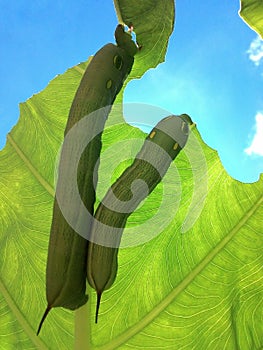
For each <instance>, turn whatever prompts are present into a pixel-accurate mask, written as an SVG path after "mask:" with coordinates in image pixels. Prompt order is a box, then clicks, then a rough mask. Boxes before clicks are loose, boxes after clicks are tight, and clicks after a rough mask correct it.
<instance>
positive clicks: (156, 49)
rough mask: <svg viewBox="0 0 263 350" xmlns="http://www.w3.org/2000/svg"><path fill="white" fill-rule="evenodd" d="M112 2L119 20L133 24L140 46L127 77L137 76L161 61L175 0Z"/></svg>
mask: <svg viewBox="0 0 263 350" xmlns="http://www.w3.org/2000/svg"><path fill="white" fill-rule="evenodd" d="M114 4H115V9H116V12H117V16H118V20H119V22H121V23H125V24H127V25H129V24H130V23H132V24H133V26H134V31H135V33H136V40H137V42H138V43H139V45H141V46H142V49H141V51H140V52H139V53H138V54H137V56H136V61H135V64H134V67H133V70H132V74H131V75H130V79H134V78H140V77H141V76H142V75H143V74H144V73H145V72H146V71H147V70H148V69H149V68H154V67H156V66H157V65H158V64H159V63H161V62H163V61H164V58H165V54H166V50H167V44H168V40H169V37H170V35H171V34H172V32H173V27H174V11H175V9H174V7H175V6H174V0H165V1H163V0H155V1H151V0H145V1H139V2H138V1H137V0H114ZM160 14H161V15H160Z"/></svg>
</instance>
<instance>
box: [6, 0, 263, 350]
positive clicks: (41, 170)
mask: <svg viewBox="0 0 263 350" xmlns="http://www.w3.org/2000/svg"><path fill="white" fill-rule="evenodd" d="M145 3H148V4H149V3H150V2H149V1H147V2H145ZM151 3H152V2H151ZM134 8H136V7H135V5H134ZM162 40H163V39H162ZM165 40H166V43H165V44H163V45H164V46H165V45H167V40H168V38H167V39H165ZM145 50H146V49H145ZM142 52H143V51H142ZM149 54H150V53H149ZM146 56H148V54H147V55H146ZM146 56H145V62H146V61H147V57H146ZM153 56H154V55H153ZM138 57H139V56H138ZM149 57H150V56H149ZM136 60H137V58H136ZM138 61H139V58H138ZM136 64H137V61H136ZM140 64H141V66H143V63H142V62H141V63H140ZM86 66H87V63H83V64H81V65H79V66H76V67H74V68H71V69H69V70H68V71H67V72H66V73H64V74H63V75H60V76H57V77H56V78H55V79H54V80H53V81H52V82H51V83H50V84H49V85H48V86H47V88H46V89H45V90H43V91H42V92H41V93H39V94H37V95H34V96H33V97H32V98H30V99H29V100H28V101H27V102H25V103H23V104H21V105H20V119H19V122H18V124H17V125H16V127H15V128H13V130H12V132H11V133H10V134H9V135H8V137H7V144H6V147H5V148H4V149H3V150H2V151H1V152H0V232H1V244H0V249H1V252H0V259H1V265H0V266H1V284H0V291H1V311H0V314H1V348H3V349H5V350H9V349H10V350H13V349H15V348H21V349H72V348H73V346H74V344H75V348H76V349H98V350H99V349H100V350H109V349H116V348H118V349H123V350H126V349H134V348H143V349H165V348H166V349H189V350H190V349H191V350H192V349H198V350H200V349H201V350H207V349H208V350H210V349H211V350H214V349H220V350H221V349H242V350H243V349H246V350H250V349H251V350H252V349H253V350H254V349H260V348H262V346H263V322H262V321H263V320H262V315H263V310H262V297H263V287H262V279H263V276H262V270H261V268H262V243H263V242H262V219H263V206H262V204H263V177H262V176H261V178H260V179H259V181H257V182H256V183H254V184H243V183H240V182H238V181H235V180H233V179H232V178H231V177H230V176H229V175H228V174H227V173H226V172H225V170H224V168H223V167H222V164H221V162H220V159H219V157H218V154H217V152H216V151H214V150H212V149H211V148H209V147H208V146H207V145H206V144H205V143H204V142H203V141H202V138H201V136H200V135H199V133H198V130H197V129H196V128H195V127H193V128H192V131H191V137H190V140H189V142H188V144H187V146H186V149H185V152H181V153H180V155H179V157H178V158H177V159H176V161H175V162H174V164H175V165H176V167H177V169H178V177H176V178H175V177H174V176H173V175H174V173H173V171H172V170H171V171H170V170H169V172H168V173H167V176H166V177H165V181H164V182H163V184H160V185H159V186H158V187H157V188H156V190H155V191H154V192H153V193H152V194H151V195H150V196H149V197H148V198H147V200H145V201H144V203H143V204H142V205H141V206H140V207H139V208H138V210H136V212H135V213H134V214H132V216H131V217H130V219H129V222H128V223H127V228H130V227H134V226H136V225H138V231H139V230H140V225H141V224H142V223H143V222H144V221H145V218H148V217H149V216H154V214H155V213H157V212H158V204H159V203H160V196H162V193H163V189H164V186H165V185H166V186H168V190H169V191H175V189H177V188H180V187H181V198H180V203H179V204H180V205H179V206H178V210H177V212H176V215H174V216H171V217H170V222H169V225H168V226H167V228H166V229H165V230H163V232H160V233H159V234H158V235H157V236H156V237H155V238H154V239H152V240H150V241H148V242H146V243H145V244H143V245H139V246H134V247H131V248H125V249H120V252H119V269H118V276H117V279H116V281H115V283H114V285H113V286H112V288H111V289H109V290H108V291H105V293H104V294H103V297H102V303H101V308H100V315H99V323H98V324H97V325H95V324H94V312H95V302H96V296H95V292H94V291H93V290H91V289H89V295H90V299H89V301H88V303H87V304H86V305H85V306H84V307H82V308H81V309H79V310H78V311H77V312H76V313H75V315H74V312H72V311H69V310H64V309H62V308H55V309H53V310H52V311H51V313H50V315H49V316H48V318H47V320H46V323H45V324H44V326H43V329H42V330H41V333H40V336H38V337H37V336H36V330H37V327H38V324H39V321H40V318H41V316H42V314H43V312H44V309H45V307H46V299H45V266H46V258H47V247H48V239H49V230H50V223H51V217H52V205H53V195H54V178H55V172H56V171H55V169H56V158H57V155H58V151H59V147H60V145H61V143H62V141H63V133H64V127H65V123H66V119H67V115H68V111H69V108H70V105H71V102H72V99H73V97H74V93H75V91H76V89H77V86H78V84H79V82H80V79H81V76H82V74H83V72H84V69H85V67H86ZM138 67H139V66H138ZM143 137H144V134H143V133H142V132H141V131H140V130H138V129H136V128H133V127H131V126H129V125H127V124H126V125H124V124H123V125H121V126H114V125H111V123H108V128H107V130H106V131H105V133H104V135H103V151H105V153H106V150H107V148H108V147H110V146H111V145H118V144H119V143H120V142H124V141H125V140H130V139H132V138H138V139H140V140H142V139H143ZM198 145H199V148H198V147H194V146H198ZM122 151H123V152H124V151H125V154H124V155H122V157H126V158H127V159H128V160H127V162H123V164H120V166H119V167H118V169H117V170H116V171H115V173H114V175H113V178H112V181H113V180H114V178H116V177H117V176H118V174H119V173H120V172H121V171H122V169H124V168H125V167H126V166H127V164H128V163H130V160H129V159H130V157H131V152H132V149H129V148H125V149H122ZM112 156H113V157H115V158H116V157H120V156H121V154H120V152H119V153H118V154H112ZM102 158H103V157H102ZM102 160H103V159H102ZM103 161H104V163H102V167H101V169H100V184H99V187H98V191H101V192H102V187H103V175H104V174H105V171H103V167H105V168H107V164H110V163H111V158H110V157H109V158H107V157H104V160H103ZM178 184H179V185H180V186H179V187H178ZM203 184H205V186H203ZM176 186H177V187H176ZM175 193H176V192H175ZM198 201H199V202H198ZM193 202H194V204H196V206H193V205H192V204H193ZM189 208H191V210H190V213H189ZM172 209H173V208H172V207H169V208H168V209H167V213H169V212H170V211H171V210H172ZM199 209H200V210H201V212H200V210H199ZM193 214H194V215H195V221H194V222H193V221H192V225H193V226H191V225H190V226H189V225H188V226H187V227H186V228H185V226H183V225H184V222H186V221H185V220H186V219H187V218H189V217H190V219H191V215H193ZM188 222H189V221H188ZM190 222H191V220H190ZM182 226H183V227H184V230H182ZM182 231H183V232H182ZM139 232H140V231H139ZM74 317H75V319H76V322H75V320H74ZM74 322H75V323H74ZM74 324H75V329H74Z"/></svg>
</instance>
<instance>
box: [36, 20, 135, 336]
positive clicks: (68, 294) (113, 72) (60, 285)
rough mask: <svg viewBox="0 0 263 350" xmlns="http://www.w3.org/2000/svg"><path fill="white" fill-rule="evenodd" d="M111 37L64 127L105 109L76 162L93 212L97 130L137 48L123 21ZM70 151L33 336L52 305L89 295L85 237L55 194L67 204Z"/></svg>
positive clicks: (62, 169)
mask: <svg viewBox="0 0 263 350" xmlns="http://www.w3.org/2000/svg"><path fill="white" fill-rule="evenodd" d="M115 39H116V43H117V45H113V44H107V45H105V46H104V47H102V48H101V49H100V50H99V51H98V52H97V53H96V54H95V56H94V57H93V58H92V60H91V62H90V64H89V65H88V67H87V69H86V71H85V73H84V75H83V77H82V80H81V82H80V85H79V87H78V89H77V92H76V94H75V97H74V100H73V103H72V106H71V109H70V112H69V117H68V122H67V125H66V129H65V136H66V135H67V134H68V132H69V131H70V130H71V129H72V127H73V126H74V125H76V123H78V122H79V121H80V120H81V119H83V118H84V117H86V116H88V115H89V114H90V113H92V112H94V111H96V110H98V109H101V108H102V107H106V108H104V109H102V113H100V114H99V117H98V120H96V122H95V123H93V121H94V120H92V121H91V122H90V123H89V122H88V124H87V125H88V132H89V134H91V133H93V131H94V133H93V134H94V135H95V137H94V138H93V139H92V141H91V142H90V143H89V144H88V145H87V147H86V148H85V150H84V152H83V153H82V155H81V158H80V162H79V165H78V176H77V182H78V189H79V193H80V196H81V199H82V201H83V203H84V204H85V206H86V208H87V209H88V211H89V212H90V214H91V215H93V211H94V209H93V206H94V202H95V186H96V176H95V181H94V172H95V173H96V171H97V170H96V169H95V165H96V162H97V160H98V158H99V155H100V151H101V132H100V133H99V134H96V130H98V129H99V130H103V127H104V124H105V121H106V119H107V116H108V114H109V112H110V106H111V105H112V104H113V102H114V100H115V98H116V96H117V94H118V93H119V91H120V89H121V88H122V86H123V83H124V81H125V79H126V78H127V76H128V74H129V73H130V71H131V69H132V66H133V62H134V55H135V53H136V52H137V50H138V48H137V46H136V45H135V43H134V42H133V41H132V39H131V35H130V34H129V33H126V32H125V31H124V26H123V25H118V26H117V28H116V31H115ZM108 106H109V107H108ZM77 141H78V140H76V142H77ZM73 153H74V152H73V151H72V149H71V148H69V147H66V146H65V147H64V145H63V147H62V157H61V159H64V161H62V160H61V161H60V164H59V172H58V181H57V187H56V197H55V200H54V206H53V218H52V224H51V231H50V240H49V247H48V259H47V270H46V298H47V308H46V311H45V313H44V315H43V317H42V319H41V321H40V324H39V328H38V331H37V334H39V332H40V329H41V327H42V324H43V322H44V320H45V318H46V316H47V315H48V313H49V311H50V310H51V308H53V307H59V306H60V307H64V308H67V309H70V310H75V309H77V308H79V307H80V306H81V305H83V304H85V303H86V302H87V299H88V297H87V295H85V291H86V257H87V242H88V241H87V240H86V239H85V238H84V237H82V236H80V235H79V234H78V233H76V232H75V230H74V227H72V226H71V225H70V224H69V223H68V221H67V218H65V217H64V216H63V213H62V211H61V208H60V206H59V203H58V197H57V195H58V193H60V195H61V193H62V197H63V198H64V201H65V202H68V203H69V204H70V202H71V188H64V187H65V186H64V184H63V181H62V180H61V174H67V171H68V169H69V167H70V166H71V159H72V157H73V156H74V155H73ZM94 182H95V183H94ZM72 210H73V211H74V212H75V220H76V222H79V221H81V217H79V208H78V207H75V206H72ZM89 229H90V227H87V233H88V231H89Z"/></svg>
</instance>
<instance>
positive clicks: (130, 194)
mask: <svg viewBox="0 0 263 350" xmlns="http://www.w3.org/2000/svg"><path fill="white" fill-rule="evenodd" d="M189 118H190V117H189V116H188V115H186V114H183V115H181V116H179V117H178V116H169V117H166V118H164V119H162V120H161V121H160V122H159V123H158V124H157V125H156V126H155V127H154V128H153V129H152V131H151V132H150V134H149V135H148V136H147V138H146V140H145V142H144V144H143V146H142V149H141V150H140V152H139V153H138V154H137V156H136V158H135V160H134V162H133V164H132V165H131V166H130V167H128V168H127V169H126V170H125V171H124V172H123V173H122V175H121V176H120V177H119V178H118V179H117V181H116V182H115V183H114V184H113V185H112V186H111V188H110V189H109V191H108V192H107V193H106V195H105V197H104V198H103V200H102V202H101V203H100V204H99V206H98V208H97V210H96V213H95V216H94V218H95V219H94V222H93V224H92V229H91V236H90V243H89V246H88V258H87V278H88V282H89V284H90V285H91V287H93V288H94V289H95V290H96V292H97V307H96V316H95V322H96V323H97V320H98V312H99V305H100V300H101V295H102V292H103V291H104V290H106V289H108V288H110V287H111V285H112V284H113V282H114V280H115V278H116V274H117V265H118V261H117V255H118V247H119V245H120V240H121V236H122V232H123V230H124V227H125V224H126V221H127V219H128V217H129V215H130V214H131V213H132V212H133V211H134V210H135V209H136V208H137V206H138V205H139V203H140V202H141V201H142V200H143V199H144V198H146V196H147V195H148V194H149V193H151V192H152V190H153V189H154V188H155V187H156V185H157V184H158V183H159V182H160V181H161V179H162V178H163V176H164V175H165V173H166V171H167V170H168V168H169V166H170V164H171V162H172V160H173V159H175V157H176V156H177V155H178V154H179V152H180V151H181V149H182V148H183V147H184V145H185V143H186V141H187V138H188V132H189V128H188V122H189ZM135 181H136V182H135ZM146 184H147V187H148V188H147V190H146V191H145V186H146Z"/></svg>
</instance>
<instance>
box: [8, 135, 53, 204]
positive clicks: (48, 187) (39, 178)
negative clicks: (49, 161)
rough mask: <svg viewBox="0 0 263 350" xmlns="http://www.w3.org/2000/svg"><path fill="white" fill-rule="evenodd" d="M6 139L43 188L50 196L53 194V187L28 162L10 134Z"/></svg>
mask: <svg viewBox="0 0 263 350" xmlns="http://www.w3.org/2000/svg"><path fill="white" fill-rule="evenodd" d="M7 140H8V141H9V142H10V144H11V146H12V147H13V148H14V150H15V151H16V153H17V155H18V156H19V158H20V159H21V160H22V161H23V162H24V164H25V165H26V166H27V168H28V169H29V170H30V171H31V173H32V174H33V175H34V177H35V178H36V180H37V181H38V182H39V183H40V184H41V186H43V187H44V189H45V190H46V191H47V192H48V193H49V194H50V195H51V196H52V197H54V196H55V192H54V188H53V187H52V186H51V185H50V184H49V183H48V182H47V181H46V180H45V179H44V178H43V176H42V175H41V174H40V173H39V171H38V170H37V169H36V168H35V167H34V165H33V164H32V163H31V162H30V160H29V158H28V157H27V156H26V155H25V154H24V152H23V151H22V150H21V148H20V147H19V146H18V144H17V143H16V142H15V140H14V139H13V137H12V136H11V134H8V135H7Z"/></svg>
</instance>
